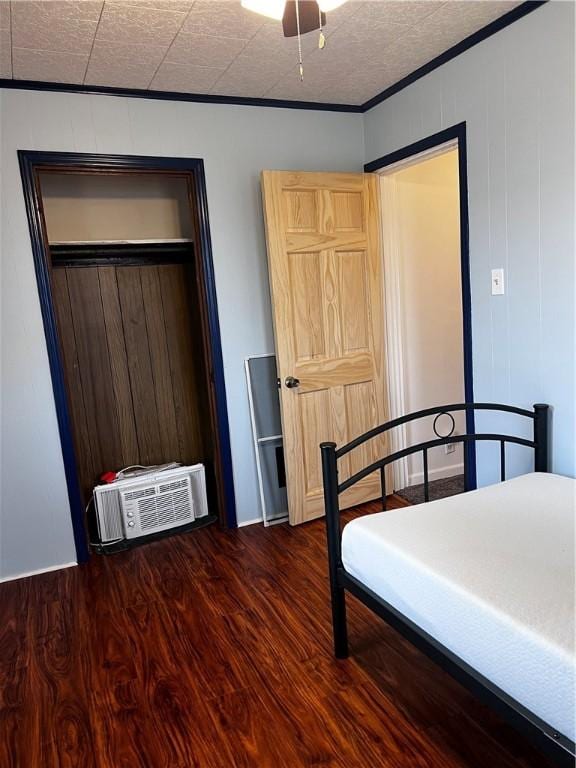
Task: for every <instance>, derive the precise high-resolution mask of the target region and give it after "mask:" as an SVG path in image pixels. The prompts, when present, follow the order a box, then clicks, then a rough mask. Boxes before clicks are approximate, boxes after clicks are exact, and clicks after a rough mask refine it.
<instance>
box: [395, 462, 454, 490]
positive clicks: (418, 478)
mask: <svg viewBox="0 0 576 768" xmlns="http://www.w3.org/2000/svg"><path fill="white" fill-rule="evenodd" d="M462 474H464V464H463V463H462V462H461V463H460V464H450V466H449V467H438V468H437V469H430V470H429V471H428V479H429V480H441V479H443V478H445V477H454V476H455V475H462ZM423 482H424V472H414V473H413V474H411V475H408V485H409V486H411V485H420V484H421V483H423Z"/></svg>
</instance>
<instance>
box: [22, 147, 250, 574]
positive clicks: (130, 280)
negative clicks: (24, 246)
mask: <svg viewBox="0 0 576 768" xmlns="http://www.w3.org/2000/svg"><path fill="white" fill-rule="evenodd" d="M19 159H20V167H21V173H22V180H23V185H24V193H25V198H26V204H27V213H28V220H29V226H30V232H31V239H32V247H33V254H34V262H35V268H36V276H37V281H38V288H39V293H40V301H41V308H42V315H43V321H44V328H45V333H46V340H47V347H48V355H49V361H50V369H51V375H52V384H53V390H54V396H55V402H56V411H57V417H58V425H59V430H60V439H61V444H62V452H63V458H64V466H65V472H66V481H67V486H68V496H69V500H70V507H71V514H72V522H73V529H74V538H75V544H76V551H77V559H78V561H79V562H82V561H85V560H86V559H87V557H88V539H89V533H92V531H89V528H90V527H91V526H90V523H91V520H90V517H89V516H88V515H87V514H86V510H87V508H88V506H89V502H90V499H91V496H92V490H93V487H94V485H95V484H96V483H97V482H98V480H99V477H100V475H101V474H102V473H104V472H106V471H117V470H119V469H121V468H123V467H127V466H134V465H138V466H150V465H162V464H168V463H171V462H177V463H179V464H184V465H190V464H196V463H202V464H203V465H204V466H205V470H206V485H207V495H208V508H209V518H210V519H211V520H216V519H218V520H219V521H220V523H221V524H222V525H227V526H229V527H234V526H235V525H236V516H235V504H234V491H233V484H232V470H231V456H230V442H229V432H228V417H227V408H226V398H225V394H224V378H223V366H222V355H221V347H220V332H219V324H218V313H217V306H216V296H215V288H214V278H213V267H212V255H211V247H210V233H209V226H208V217H207V210H206V193H205V182H204V173H203V165H202V161H201V160H191V159H178V158H140V157H130V156H127V157H125V156H99V155H76V154H70V153H37V152H20V153H19ZM206 521H207V520H204V521H202V524H204V523H205V522H206ZM199 522H200V521H199Z"/></svg>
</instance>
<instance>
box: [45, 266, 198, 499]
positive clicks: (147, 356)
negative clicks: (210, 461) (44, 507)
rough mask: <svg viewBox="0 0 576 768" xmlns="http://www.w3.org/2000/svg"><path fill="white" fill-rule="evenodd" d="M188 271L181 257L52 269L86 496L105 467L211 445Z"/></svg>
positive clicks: (169, 457)
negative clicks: (178, 261) (172, 260)
mask: <svg viewBox="0 0 576 768" xmlns="http://www.w3.org/2000/svg"><path fill="white" fill-rule="evenodd" d="M191 269H192V268H191V267H190V266H187V265H182V264H171V265H162V266H156V265H146V266H141V267H137V266H130V267H114V266H106V267H56V268H54V269H53V272H52V280H53V296H54V304H55V307H56V314H57V323H58V329H59V335H60V343H61V348H62V357H63V365H64V373H65V379H66V387H67V393H68V402H69V408H70V416H71V421H72V427H73V436H74V442H75V448H76V456H77V461H78V471H79V474H80V482H81V487H82V491H83V494H84V497H85V498H86V499H88V498H89V496H90V493H91V491H92V488H93V485H94V483H95V482H96V480H97V478H98V477H99V476H100V474H101V473H102V472H104V471H106V470H110V469H112V470H114V469H119V468H121V467H123V466H128V465H132V464H143V465H148V464H157V463H162V462H166V461H181V462H186V463H192V462H196V461H203V460H205V459H206V457H207V456H209V455H210V454H211V452H212V451H211V447H210V442H211V440H210V437H209V432H207V430H209V426H208V425H207V422H208V420H209V414H208V409H207V407H206V402H207V394H206V377H205V369H204V360H203V353H202V346H201V336H200V332H199V325H198V322H199V321H198V318H197V308H196V306H195V302H194V301H193V300H192V297H191V296H190V292H189V288H188V286H189V285H190V282H191V281H190V278H191V274H190V273H189V270H191ZM192 277H193V276H192Z"/></svg>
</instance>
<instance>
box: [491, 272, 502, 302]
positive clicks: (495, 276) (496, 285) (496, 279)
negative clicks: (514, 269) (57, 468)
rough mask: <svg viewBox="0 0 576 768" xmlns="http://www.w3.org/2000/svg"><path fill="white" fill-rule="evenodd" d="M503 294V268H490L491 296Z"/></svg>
mask: <svg viewBox="0 0 576 768" xmlns="http://www.w3.org/2000/svg"><path fill="white" fill-rule="evenodd" d="M503 295H504V270H503V269H502V268H500V269H493V270H492V296H503Z"/></svg>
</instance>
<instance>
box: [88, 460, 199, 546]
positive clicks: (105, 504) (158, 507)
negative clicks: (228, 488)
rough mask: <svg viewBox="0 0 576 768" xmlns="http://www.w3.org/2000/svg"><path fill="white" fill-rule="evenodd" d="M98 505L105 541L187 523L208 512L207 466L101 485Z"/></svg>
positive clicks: (97, 516)
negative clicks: (205, 472) (205, 471)
mask: <svg viewBox="0 0 576 768" xmlns="http://www.w3.org/2000/svg"><path fill="white" fill-rule="evenodd" d="M94 506H95V509H96V522H97V525H98V534H99V537H100V542H101V543H102V544H110V543H112V542H116V541H120V540H122V539H134V538H139V537H142V536H149V535H150V534H152V533H158V532H159V531H166V530H168V529H169V528H175V527H177V526H180V525H186V524H187V523H191V522H193V521H194V520H196V519H198V518H201V517H205V516H206V515H207V514H208V503H207V500H206V477H205V474H204V465H203V464H195V465H193V466H189V467H178V468H176V469H169V470H165V471H164V472H158V471H156V472H154V471H152V472H151V473H150V474H139V475H137V476H135V477H128V478H124V479H123V480H116V481H115V482H113V483H109V484H107V485H97V486H96V488H95V489H94Z"/></svg>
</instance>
